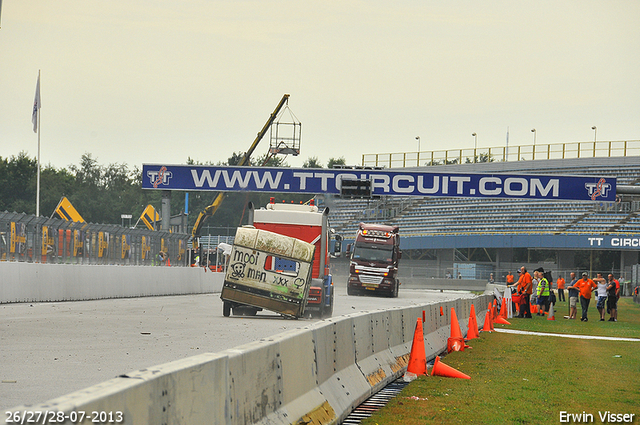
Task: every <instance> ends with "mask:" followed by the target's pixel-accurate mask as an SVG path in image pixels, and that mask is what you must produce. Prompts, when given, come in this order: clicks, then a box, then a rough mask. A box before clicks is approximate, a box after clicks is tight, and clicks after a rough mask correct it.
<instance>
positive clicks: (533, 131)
mask: <svg viewBox="0 0 640 425" xmlns="http://www.w3.org/2000/svg"><path fill="white" fill-rule="evenodd" d="M531 132H532V133H533V146H535V145H536V134H537V133H536V129H535V128H532V129H531Z"/></svg>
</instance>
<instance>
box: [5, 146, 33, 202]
mask: <svg viewBox="0 0 640 425" xmlns="http://www.w3.org/2000/svg"><path fill="white" fill-rule="evenodd" d="M37 172H38V161H37V160H36V159H31V158H29V157H28V156H27V154H26V152H24V151H22V152H20V153H19V154H18V156H17V157H16V156H12V157H11V158H8V159H6V158H5V159H2V157H0V210H2V211H4V210H7V211H12V212H19V213H27V214H35V212H36V179H37Z"/></svg>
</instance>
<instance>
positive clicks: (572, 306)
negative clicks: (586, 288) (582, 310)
mask: <svg viewBox="0 0 640 425" xmlns="http://www.w3.org/2000/svg"><path fill="white" fill-rule="evenodd" d="M569 278H570V279H571V282H569V286H568V288H567V292H568V293H569V317H568V318H569V319H575V318H576V314H577V311H578V295H579V294H580V291H579V290H578V288H576V287H575V284H576V283H577V282H578V279H577V278H576V274H575V273H574V272H571V274H570V275H569Z"/></svg>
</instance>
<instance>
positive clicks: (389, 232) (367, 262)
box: [347, 223, 402, 297]
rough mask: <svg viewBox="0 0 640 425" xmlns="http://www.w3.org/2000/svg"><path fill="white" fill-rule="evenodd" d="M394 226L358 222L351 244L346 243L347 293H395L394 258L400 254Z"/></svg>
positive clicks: (396, 265) (396, 269)
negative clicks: (347, 263) (348, 259)
mask: <svg viewBox="0 0 640 425" xmlns="http://www.w3.org/2000/svg"><path fill="white" fill-rule="evenodd" d="M398 231H399V227H398V226H388V225H385V224H365V223H360V224H359V225H358V230H357V232H356V237H355V240H354V242H353V244H350V245H348V246H347V256H350V257H351V258H350V261H349V280H348V281H347V294H348V295H361V294H366V293H383V294H386V295H387V296H389V297H397V296H398V287H399V286H400V281H399V280H398V261H399V260H400V258H401V257H402V251H401V250H400V235H399V234H398Z"/></svg>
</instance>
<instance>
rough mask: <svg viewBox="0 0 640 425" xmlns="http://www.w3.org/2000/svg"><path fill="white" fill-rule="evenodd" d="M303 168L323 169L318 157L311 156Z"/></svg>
mask: <svg viewBox="0 0 640 425" xmlns="http://www.w3.org/2000/svg"><path fill="white" fill-rule="evenodd" d="M302 168H322V164H321V163H320V161H319V160H318V157H317V156H310V157H309V158H307V160H306V161H305V162H304V163H303V164H302Z"/></svg>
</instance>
